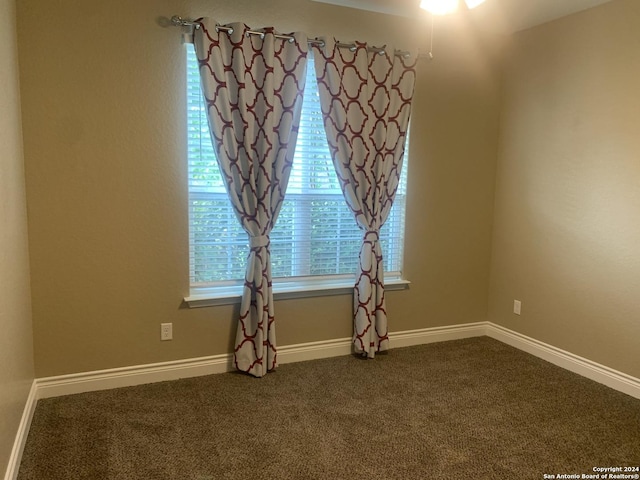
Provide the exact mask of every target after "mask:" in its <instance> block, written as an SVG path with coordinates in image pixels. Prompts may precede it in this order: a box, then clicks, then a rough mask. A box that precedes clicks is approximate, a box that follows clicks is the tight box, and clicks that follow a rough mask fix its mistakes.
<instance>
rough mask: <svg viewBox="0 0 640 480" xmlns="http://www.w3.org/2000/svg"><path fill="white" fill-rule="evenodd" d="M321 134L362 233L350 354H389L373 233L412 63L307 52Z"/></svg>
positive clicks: (409, 91)
mask: <svg viewBox="0 0 640 480" xmlns="http://www.w3.org/2000/svg"><path fill="white" fill-rule="evenodd" d="M313 51H314V59H315V60H314V61H315V67H316V76H317V78H318V89H319V92H320V101H321V105H322V113H323V116H324V125H325V131H326V134H327V140H328V142H329V149H330V151H331V156H332V159H333V164H334V166H335V169H336V173H337V174H338V178H339V180H340V186H341V188H342V192H343V194H344V198H345V200H346V202H347V204H348V206H349V208H350V209H351V211H352V212H353V214H354V216H355V219H356V222H357V223H358V226H359V227H360V229H361V230H362V232H363V242H362V247H361V249H360V268H359V272H357V273H356V285H355V288H354V306H353V308H354V333H353V344H354V349H355V351H356V352H358V353H361V354H362V355H366V356H367V357H369V358H373V357H374V356H375V354H376V353H377V352H379V351H384V350H387V349H388V348H389V336H388V329H387V313H386V309H385V300H384V268H383V257H382V248H381V244H380V228H381V227H382V225H383V224H384V222H385V220H386V219H387V217H388V216H389V211H390V210H391V206H392V205H393V200H394V198H395V194H396V191H397V189H398V184H399V181H400V172H401V169H402V159H403V155H404V147H405V139H406V136H407V129H408V125H409V116H410V113H411V99H412V97H413V90H414V84H415V60H416V59H415V57H413V58H405V57H403V56H399V55H395V52H394V49H393V48H392V47H389V46H387V47H386V48H384V50H383V51H380V50H379V49H375V48H370V47H369V46H368V45H367V44H366V43H359V42H356V43H355V47H354V48H344V47H340V46H338V43H337V42H336V41H335V40H325V46H324V47H322V48H321V47H314V50H313Z"/></svg>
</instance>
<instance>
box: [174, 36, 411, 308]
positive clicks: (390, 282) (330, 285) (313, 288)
mask: <svg viewBox="0 0 640 480" xmlns="http://www.w3.org/2000/svg"><path fill="white" fill-rule="evenodd" d="M183 38H184V43H185V44H187V43H191V41H190V39H189V37H183ZM186 47H187V46H186V45H185V51H186ZM185 67H186V63H185ZM186 120H187V119H186ZM186 124H187V125H188V120H187V122H186ZM403 168H405V169H406V168H407V166H406V164H405V165H403ZM193 193H194V192H193V191H191V190H189V198H190V200H191V198H192V195H193ZM316 193H318V194H321V195H322V193H321V192H316ZM195 194H196V195H200V194H201V195H203V198H204V197H209V196H218V195H224V196H225V197H226V191H224V192H211V191H209V192H204V191H203V192H198V191H197V188H196V190H195ZM302 194H303V193H301V192H291V195H292V196H296V195H302ZM326 194H327V195H330V196H331V197H334V196H335V197H336V198H338V196H337V195H336V194H335V193H333V192H332V193H326ZM288 195H289V194H288ZM405 195H406V193H405ZM339 198H340V199H341V200H344V197H343V196H342V193H340V195H339ZM403 215H406V206H405V212H404V214H403ZM403 226H405V230H406V223H405V221H404V220H403ZM192 235H193V233H192V229H191V215H189V237H191V236H192ZM190 244H191V239H190ZM191 256H192V252H191V251H190V252H189V262H191V261H192V259H191ZM403 256H404V245H403V246H402V250H401V258H400V266H401V267H402V266H403V265H404V259H403ZM189 268H190V270H191V267H189ZM189 277H190V280H189V295H188V296H187V297H184V302H185V304H186V305H187V306H188V307H189V308H198V307H209V306H217V305H230V304H237V303H240V301H241V299H242V292H243V289H244V279H238V280H222V281H215V282H210V283H209V284H203V285H201V286H194V285H193V284H192V283H191V274H190V275H189ZM355 281H356V272H354V273H353V274H331V275H300V276H290V277H274V278H273V282H272V285H273V296H274V299H275V300H281V299H290V298H307V297H317V296H332V295H350V294H353V288H354V285H355ZM384 283H385V290H387V291H393V290H404V289H407V288H408V287H409V285H410V283H411V282H410V281H408V280H407V279H405V278H404V277H403V275H402V271H391V272H385V275H384Z"/></svg>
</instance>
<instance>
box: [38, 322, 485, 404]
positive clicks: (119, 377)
mask: <svg viewBox="0 0 640 480" xmlns="http://www.w3.org/2000/svg"><path fill="white" fill-rule="evenodd" d="M485 325H486V322H478V323H469V324H465V325H452V326H449V327H434V328H423V329H420V330H409V331H403V332H391V333H389V340H390V342H391V345H392V347H394V348H397V347H408V346H411V345H420V344H424V343H431V342H443V341H446V340H456V339H460V338H468V337H476V336H481V335H484V334H485ZM350 353H351V339H350V338H339V339H333V340H324V341H319V342H310V343H301V344H297V345H284V346H280V347H278V363H280V364H285V363H293V362H302V361H306V360H315V359H318V358H329V357H336V356H341V355H349V354H350ZM232 362H233V355H232V354H222V355H213V356H210V357H200V358H191V359H186V360H176V361H171V362H162V363H153V364H148V365H136V366H132V367H122V368H112V369H109V370H99V371H94V372H83V373H73V374H70V375H60V376H56V377H46V378H39V379H36V382H35V383H36V386H37V398H38V399H40V398H49V397H59V396H62V395H72V394H75V393H84V392H92V391H96V390H108V389H111V388H120V387H131V386H134V385H142V384H145V383H154V382H164V381H167V380H177V379H179V378H189V377H198V376H201V375H211V374H214V373H223V372H229V371H231V370H233V363H232Z"/></svg>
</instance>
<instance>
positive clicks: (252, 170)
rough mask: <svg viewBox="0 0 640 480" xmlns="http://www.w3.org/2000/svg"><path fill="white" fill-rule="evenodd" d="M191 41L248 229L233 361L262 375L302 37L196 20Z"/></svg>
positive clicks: (296, 120)
mask: <svg viewBox="0 0 640 480" xmlns="http://www.w3.org/2000/svg"><path fill="white" fill-rule="evenodd" d="M197 23H198V25H199V28H197V29H195V31H194V44H195V50H196V55H197V57H198V62H199V65H200V77H201V83H202V91H203V93H204V96H205V101H206V104H207V113H208V119H209V129H210V131H211V138H212V140H213V143H214V150H215V152H216V158H217V161H218V165H219V167H220V171H221V173H222V176H223V179H224V183H225V186H226V190H227V193H228V195H229V199H230V201H231V203H232V205H233V208H234V210H235V212H236V215H237V217H238V220H239V221H240V223H241V224H242V227H243V228H244V230H245V231H246V232H247V234H248V235H249V245H250V251H249V256H248V259H247V271H246V275H245V279H244V290H243V294H242V303H241V305H240V319H239V322H238V331H237V336H236V344H235V352H234V361H235V365H236V368H237V369H238V370H241V371H244V372H247V373H250V374H251V375H254V376H256V377H262V376H263V375H265V374H266V373H267V372H268V371H269V370H272V369H274V368H275V367H276V366H277V359H276V337H275V324H274V311H273V291H272V287H271V254H270V243H269V233H270V232H271V229H272V227H273V225H274V224H275V222H276V219H277V218H278V213H279V212H280V208H281V206H282V202H283V199H284V195H285V191H286V189H287V183H288V181H289V174H290V172H291V165H292V162H293V154H294V150H295V145H296V138H297V135H298V126H299V124H300V112H301V109H302V93H303V90H304V80H305V71H306V58H307V49H308V46H307V38H306V36H305V35H304V34H302V33H295V34H291V36H292V37H293V39H294V40H293V41H287V40H283V39H280V38H276V32H274V30H273V29H272V28H265V29H262V30H260V32H262V33H263V35H252V34H249V33H248V32H249V30H250V29H249V27H247V26H246V25H244V24H241V23H234V24H230V25H226V27H231V29H232V31H229V32H226V31H224V30H223V29H218V28H217V26H216V23H215V21H214V20H212V19H208V18H204V19H200V20H198V22H197Z"/></svg>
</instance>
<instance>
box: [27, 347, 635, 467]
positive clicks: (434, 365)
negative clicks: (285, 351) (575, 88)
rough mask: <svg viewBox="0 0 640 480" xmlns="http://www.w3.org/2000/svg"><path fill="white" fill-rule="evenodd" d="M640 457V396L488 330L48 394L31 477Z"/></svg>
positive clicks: (569, 462) (615, 461)
mask: <svg viewBox="0 0 640 480" xmlns="http://www.w3.org/2000/svg"><path fill="white" fill-rule="evenodd" d="M639 464H640V400H637V399H634V398H632V397H630V396H627V395H624V394H622V393H619V392H616V391H614V390H611V389H609V388H607V387H604V386H602V385H599V384H597V383H594V382H592V381H590V380H587V379H584V378H582V377H580V376H577V375H575V374H572V373H570V372H568V371H565V370H562V369H560V368H558V367H556V366H554V365H551V364H549V363H547V362H544V361H542V360H540V359H538V358H535V357H533V356H530V355H528V354H526V353H523V352H521V351H518V350H516V349H514V348H511V347H509V346H506V345H504V344H502V343H500V342H497V341H495V340H492V339H489V338H487V337H481V338H473V339H466V340H458V341H453V342H443V343H436V344H430V345H422V346H417V347H409V348H401V349H395V350H392V351H391V352H389V353H388V354H386V355H379V356H378V357H376V359H375V360H362V359H359V358H356V357H351V356H347V357H338V358H330V359H325V360H314V361H310V362H303V363H296V364H288V365H283V366H281V367H280V368H279V369H278V371H277V372H274V373H271V374H269V375H267V376H266V377H264V378H262V379H254V378H251V377H248V376H245V375H243V374H235V373H229V374H222V375H212V376H208V377H199V378H193V379H184V380H178V381H174V382H164V383H156V384H152V385H143V386H138V387H130V388H122V389H117V390H110V391H103V392H93V393H85V394H80V395H72V396H67V397H60V398H53V399H47V400H41V401H40V402H39V403H38V406H37V409H36V412H35V416H34V419H33V424H32V426H31V431H30V434H29V438H28V441H27V445H26V448H25V452H24V457H23V460H22V466H21V469H20V474H19V477H18V478H19V480H31V479H34V480H35V479H37V480H45V479H65V480H67V479H68V480H72V479H92V480H97V479H122V480H125V479H126V480H129V479H180V480H187V479H188V480H213V479H243V480H244V479H362V480H365V479H366V480H370V479H541V478H543V474H545V473H546V474H579V475H580V474H583V473H584V474H589V473H593V467H610V466H630V465H639Z"/></svg>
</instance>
